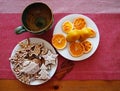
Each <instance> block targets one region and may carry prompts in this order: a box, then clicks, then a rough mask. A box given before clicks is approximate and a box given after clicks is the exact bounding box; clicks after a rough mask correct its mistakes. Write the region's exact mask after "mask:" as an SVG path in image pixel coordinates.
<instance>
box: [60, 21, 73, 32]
mask: <svg viewBox="0 0 120 91" xmlns="http://www.w3.org/2000/svg"><path fill="white" fill-rule="evenodd" d="M72 29H73V24H72V23H71V22H70V21H65V22H64V23H63V24H62V30H63V31H64V32H65V33H68V32H69V31H71V30H72Z"/></svg>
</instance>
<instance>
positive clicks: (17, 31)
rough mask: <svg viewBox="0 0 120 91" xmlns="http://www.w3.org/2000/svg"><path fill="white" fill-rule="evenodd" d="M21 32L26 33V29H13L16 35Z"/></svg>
mask: <svg viewBox="0 0 120 91" xmlns="http://www.w3.org/2000/svg"><path fill="white" fill-rule="evenodd" d="M23 32H26V29H25V28H24V27H23V26H19V27H17V28H16V29H15V33H16V34H21V33H23Z"/></svg>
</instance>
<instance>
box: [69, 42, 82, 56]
mask: <svg viewBox="0 0 120 91" xmlns="http://www.w3.org/2000/svg"><path fill="white" fill-rule="evenodd" d="M69 52H70V54H71V55H72V56H73V57H79V56H81V55H83V53H84V47H83V45H82V44H81V43H80V42H71V43H70V45H69Z"/></svg>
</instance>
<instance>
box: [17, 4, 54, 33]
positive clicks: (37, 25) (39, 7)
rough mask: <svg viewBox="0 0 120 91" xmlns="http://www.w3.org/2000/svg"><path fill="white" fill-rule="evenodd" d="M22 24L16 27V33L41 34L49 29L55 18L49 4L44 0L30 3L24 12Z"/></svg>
mask: <svg viewBox="0 0 120 91" xmlns="http://www.w3.org/2000/svg"><path fill="white" fill-rule="evenodd" d="M21 20H22V26H19V27H17V28H16V29H15V32H16V34H21V33H23V32H26V31H28V32H31V33H33V34H41V33H43V32H45V31H47V30H49V29H50V28H51V26H52V24H53V21H54V18H53V13H52V11H51V9H50V8H49V7H48V5H46V4H44V3H42V2H36V3H32V4H30V5H28V6H27V7H26V8H25V9H24V11H23V13H22V19H21Z"/></svg>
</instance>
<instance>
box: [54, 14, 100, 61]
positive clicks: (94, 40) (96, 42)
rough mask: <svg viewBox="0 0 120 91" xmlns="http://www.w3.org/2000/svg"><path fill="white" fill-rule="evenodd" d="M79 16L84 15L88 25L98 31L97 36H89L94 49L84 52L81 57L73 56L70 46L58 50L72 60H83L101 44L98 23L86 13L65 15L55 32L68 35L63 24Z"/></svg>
mask: <svg viewBox="0 0 120 91" xmlns="http://www.w3.org/2000/svg"><path fill="white" fill-rule="evenodd" d="M77 17H82V18H84V19H85V21H86V23H87V27H91V28H92V29H93V30H94V31H95V32H96V37H94V38H88V40H89V41H90V42H91V43H92V46H93V49H92V50H91V51H90V52H89V53H87V54H83V55H82V56H80V57H73V56H71V55H70V53H69V51H68V48H67V47H66V48H64V49H63V50H57V51H58V53H59V54H60V55H61V56H63V57H64V58H66V59H69V60H72V61H81V60H84V59H87V58H89V57H90V56H91V55H92V54H94V52H95V51H96V49H97V47H98V45H99V41H100V35H99V30H98V28H97V25H96V24H95V23H94V21H93V20H91V19H90V18H89V17H87V16H85V15H81V14H70V15H67V16H65V17H63V18H62V19H61V20H60V21H59V22H58V23H57V24H56V26H55V28H54V32H53V34H63V35H64V36H66V33H64V32H63V31H62V24H63V23H64V22H65V21H67V20H69V21H71V22H73V20H74V19H75V18H77ZM67 46H68V45H67Z"/></svg>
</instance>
